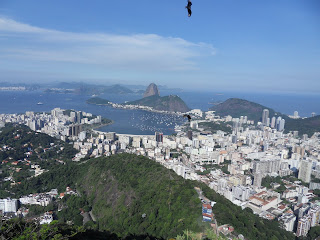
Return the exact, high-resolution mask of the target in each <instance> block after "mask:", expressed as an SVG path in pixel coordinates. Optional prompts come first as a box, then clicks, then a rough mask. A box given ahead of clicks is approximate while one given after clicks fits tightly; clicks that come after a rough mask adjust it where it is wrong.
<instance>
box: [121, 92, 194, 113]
mask: <svg viewBox="0 0 320 240" xmlns="http://www.w3.org/2000/svg"><path fill="white" fill-rule="evenodd" d="M126 104H128V105H142V106H148V107H152V108H154V109H156V110H161V111H170V112H187V111H189V110H190V109H189V107H188V106H187V105H186V104H185V102H184V101H183V100H182V99H181V98H180V97H178V96H177V95H170V96H164V97H160V96H157V95H153V96H150V97H145V98H142V99H139V100H136V101H132V102H128V103H126Z"/></svg>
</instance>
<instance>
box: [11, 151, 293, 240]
mask: <svg viewBox="0 0 320 240" xmlns="http://www.w3.org/2000/svg"><path fill="white" fill-rule="evenodd" d="M66 186H70V187H71V188H76V189H77V190H78V191H79V192H80V193H81V194H82V197H81V198H85V199H86V200H85V201H78V203H74V204H73V202H75V201H69V202H70V203H69V205H68V209H69V210H68V211H71V210H72V208H73V209H74V210H73V212H74V213H76V214H79V208H84V209H85V208H92V211H93V214H94V215H95V217H96V218H97V225H96V228H97V229H99V230H106V231H110V232H113V233H116V234H118V235H119V236H122V237H124V236H127V235H130V234H132V235H144V234H148V235H150V236H154V237H159V238H160V237H162V238H168V237H175V236H177V235H178V234H181V233H182V232H183V231H184V230H186V229H189V230H193V231H196V232H198V231H201V230H202V229H201V225H202V223H201V202H200V200H199V198H198V195H197V193H196V191H195V190H194V187H195V186H197V187H200V188H201V189H202V190H203V191H204V194H205V195H206V196H207V197H208V198H209V199H211V200H213V201H216V202H217V204H216V205H215V206H214V208H213V211H214V213H215V214H216V218H217V221H218V223H219V224H225V223H229V224H231V225H233V226H234V227H235V230H236V232H237V233H242V234H244V236H245V237H246V238H247V239H261V240H262V239H266V240H267V239H268V240H269V239H279V240H280V239H281V240H282V239H284V240H286V239H294V236H293V235H292V234H291V233H289V232H286V231H285V230H282V229H280V228H279V224H278V222H276V221H272V222H270V221H267V220H264V219H261V218H259V217H258V216H256V215H254V214H253V213H252V211H251V210H244V211H243V210H241V208H240V207H238V206H235V205H234V204H232V203H231V202H230V201H229V200H227V199H225V198H224V197H222V196H221V195H219V194H217V193H216V192H214V191H213V190H211V189H210V188H209V187H208V186H206V185H205V184H203V183H200V182H195V181H190V180H185V179H183V178H181V177H180V176H178V175H176V174H175V173H174V172H173V171H172V170H168V169H166V168H164V167H163V166H161V165H160V164H158V163H156V162H154V161H152V160H150V159H148V158H146V157H141V156H136V155H131V154H119V155H114V156H111V157H104V158H96V159H90V160H88V161H87V162H86V163H81V164H76V163H71V164H67V165H65V166H60V167H59V168H57V169H55V170H52V171H50V172H48V173H44V174H43V175H41V176H39V177H37V178H32V179H30V180H29V181H28V182H27V183H23V184H21V185H20V186H19V187H17V188H15V189H13V191H15V192H16V194H17V195H20V194H21V195H22V194H27V193H31V192H43V191H46V190H50V189H51V188H55V187H56V188H58V189H59V191H60V192H61V191H62V190H64V189H65V187H66ZM79 204H82V205H85V206H80V205H79ZM143 214H146V217H145V218H143V217H142V215H143ZM66 220H68V219H66ZM69 220H70V219H69ZM71 220H72V219H71Z"/></svg>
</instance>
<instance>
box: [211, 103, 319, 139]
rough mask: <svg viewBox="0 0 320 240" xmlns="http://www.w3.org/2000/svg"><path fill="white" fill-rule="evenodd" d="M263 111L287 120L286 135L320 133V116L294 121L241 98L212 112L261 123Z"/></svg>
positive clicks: (215, 108) (213, 108)
mask: <svg viewBox="0 0 320 240" xmlns="http://www.w3.org/2000/svg"><path fill="white" fill-rule="evenodd" d="M263 109H268V110H269V117H270V118H272V117H273V116H275V117H278V116H280V117H282V118H283V119H285V121H286V123H285V133H287V132H290V131H299V135H300V136H301V135H302V134H308V135H309V137H310V136H312V135H313V133H315V132H320V116H315V117H310V118H304V119H292V118H289V117H288V116H287V115H284V114H282V113H279V112H276V111H275V110H273V109H271V108H268V107H265V106H263V105H261V104H258V103H254V102H250V101H247V100H244V99H239V98H229V99H228V100H226V101H224V102H223V103H220V104H218V105H216V106H214V107H212V108H210V110H212V111H215V112H216V113H217V115H220V116H227V115H230V116H232V117H235V118H236V117H240V116H248V119H249V120H254V121H256V122H257V121H261V117H262V111H263Z"/></svg>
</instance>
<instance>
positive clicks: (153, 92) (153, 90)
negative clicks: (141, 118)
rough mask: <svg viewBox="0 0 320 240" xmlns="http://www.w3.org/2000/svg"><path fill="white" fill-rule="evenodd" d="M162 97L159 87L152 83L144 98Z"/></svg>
mask: <svg viewBox="0 0 320 240" xmlns="http://www.w3.org/2000/svg"><path fill="white" fill-rule="evenodd" d="M150 96H160V94H159V90H158V87H157V85H155V84H154V83H151V84H150V85H149V86H148V87H147V90H146V91H145V92H144V94H143V97H144V98H145V97H150Z"/></svg>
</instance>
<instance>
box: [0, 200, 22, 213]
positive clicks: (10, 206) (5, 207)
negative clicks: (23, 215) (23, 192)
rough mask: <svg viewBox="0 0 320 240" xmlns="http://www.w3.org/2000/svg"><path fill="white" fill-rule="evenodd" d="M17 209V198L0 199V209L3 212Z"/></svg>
mask: <svg viewBox="0 0 320 240" xmlns="http://www.w3.org/2000/svg"><path fill="white" fill-rule="evenodd" d="M17 209H18V200H17V199H11V198H6V199H0V210H1V211H2V212H4V213H15V212H17Z"/></svg>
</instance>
